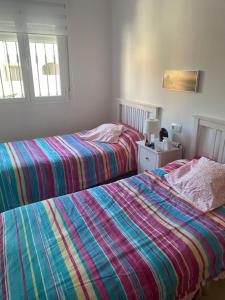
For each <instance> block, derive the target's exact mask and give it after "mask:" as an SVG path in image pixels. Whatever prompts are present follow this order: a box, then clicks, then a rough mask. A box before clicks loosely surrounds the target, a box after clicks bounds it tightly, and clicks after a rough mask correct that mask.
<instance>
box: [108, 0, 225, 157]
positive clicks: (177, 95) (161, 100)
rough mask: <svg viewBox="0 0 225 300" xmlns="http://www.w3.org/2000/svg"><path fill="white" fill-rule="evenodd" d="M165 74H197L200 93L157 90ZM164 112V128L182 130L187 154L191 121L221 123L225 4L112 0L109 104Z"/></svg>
mask: <svg viewBox="0 0 225 300" xmlns="http://www.w3.org/2000/svg"><path fill="white" fill-rule="evenodd" d="M167 69H183V70H192V69H193V70H202V71H203V74H202V79H201V87H200V92H199V93H197V94H194V93H188V92H175V91H169V90H165V89H162V88H161V83H162V75H163V72H164V70H167ZM118 97H120V98H125V99H130V100H131V99H132V100H140V101H142V102H143V101H147V102H149V103H152V104H157V105H159V106H162V107H163V115H162V120H163V123H162V125H163V126H166V127H167V128H169V126H170V124H171V122H179V123H181V124H182V125H183V132H182V136H181V137H180V138H181V140H182V142H183V144H184V145H185V148H186V154H188V152H189V144H190V139H191V135H192V125H193V123H192V115H193V114H203V115H209V116H213V117H219V118H223V119H225V1H224V0H216V1H212V0H198V1H196V0H188V1H187V0H169V1H168V0H113V98H114V99H116V98H118Z"/></svg>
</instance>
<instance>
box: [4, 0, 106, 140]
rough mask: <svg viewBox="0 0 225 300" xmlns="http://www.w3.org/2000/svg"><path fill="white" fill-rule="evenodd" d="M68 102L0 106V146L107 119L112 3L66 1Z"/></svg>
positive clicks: (85, 126) (62, 131)
mask: <svg viewBox="0 0 225 300" xmlns="http://www.w3.org/2000/svg"><path fill="white" fill-rule="evenodd" d="M68 2H69V6H68V13H69V15H68V25H69V26H68V31H69V37H68V38H69V54H70V72H71V87H72V93H71V101H69V102H67V103H61V104H59V103H58V104H57V103H54V104H53V103H9V104H0V141H9V140H14V139H22V138H32V137H39V136H47V135H53V134H60V133H66V132H70V131H73V130H77V129H79V128H91V127H93V126H95V125H97V124H99V123H101V122H104V121H106V120H108V119H109V118H110V114H111V98H112V96H111V2H110V1H108V0H68Z"/></svg>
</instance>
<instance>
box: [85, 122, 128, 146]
mask: <svg viewBox="0 0 225 300" xmlns="http://www.w3.org/2000/svg"><path fill="white" fill-rule="evenodd" d="M125 130H126V129H125V127H124V126H123V125H121V124H102V125H100V126H98V127H96V128H94V129H92V130H89V131H88V132H87V133H85V134H83V135H80V137H81V138H82V139H83V140H86V141H95V142H102V143H118V141H119V138H120V135H121V134H122V133H123V132H124V131H125Z"/></svg>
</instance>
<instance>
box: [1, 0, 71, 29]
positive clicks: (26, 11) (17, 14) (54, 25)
mask: <svg viewBox="0 0 225 300" xmlns="http://www.w3.org/2000/svg"><path fill="white" fill-rule="evenodd" d="M0 31H3V32H25V33H41V34H55V35H66V34H67V14H66V0H0Z"/></svg>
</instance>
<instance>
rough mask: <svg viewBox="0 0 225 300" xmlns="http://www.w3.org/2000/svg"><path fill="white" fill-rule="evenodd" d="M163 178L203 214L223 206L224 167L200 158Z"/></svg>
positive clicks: (224, 190)
mask: <svg viewBox="0 0 225 300" xmlns="http://www.w3.org/2000/svg"><path fill="white" fill-rule="evenodd" d="M165 178H166V180H167V181H168V183H169V184H170V185H171V187H172V188H173V189H174V190H175V191H177V192H178V193H179V194H181V195H182V196H184V197H185V199H186V200H187V201H188V202H190V203H191V204H192V205H193V206H195V207H196V208H198V209H199V210H201V211H203V212H207V211H210V210H213V209H215V208H217V207H219V206H222V205H224V204H225V165H222V164H220V163H217V162H215V161H212V160H209V159H208V158H205V157H202V158H200V159H198V160H197V159H194V160H192V161H190V162H189V163H187V164H186V165H184V166H182V167H180V168H179V169H176V170H174V171H172V172H171V173H168V174H166V175H165Z"/></svg>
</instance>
